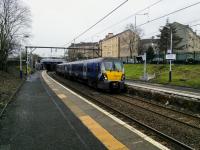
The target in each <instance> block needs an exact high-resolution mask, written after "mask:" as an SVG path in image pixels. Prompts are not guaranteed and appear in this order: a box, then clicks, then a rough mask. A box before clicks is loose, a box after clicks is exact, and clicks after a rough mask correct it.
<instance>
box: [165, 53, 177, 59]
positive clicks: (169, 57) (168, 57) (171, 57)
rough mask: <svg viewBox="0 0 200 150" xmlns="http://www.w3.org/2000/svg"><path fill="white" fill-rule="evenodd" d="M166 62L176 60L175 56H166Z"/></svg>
mask: <svg viewBox="0 0 200 150" xmlns="http://www.w3.org/2000/svg"><path fill="white" fill-rule="evenodd" d="M166 59H167V60H176V54H166Z"/></svg>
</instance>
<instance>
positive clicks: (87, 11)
mask: <svg viewBox="0 0 200 150" xmlns="http://www.w3.org/2000/svg"><path fill="white" fill-rule="evenodd" d="M24 1H25V0H24ZM123 1H124V0H26V3H27V5H28V6H29V7H30V9H31V13H32V20H33V21H32V30H31V34H32V38H31V39H30V40H29V43H28V44H29V45H35V46H69V45H66V44H67V43H68V42H70V41H72V40H73V39H74V38H75V37H76V36H77V35H79V34H80V33H81V32H83V31H84V30H86V29H87V28H88V27H90V26H91V25H93V24H94V23H96V22H97V21H98V20H99V19H100V18H102V17H103V16H105V15H106V14H107V13H108V12H110V11H111V10H113V9H114V8H115V7H117V6H118V5H119V4H121V3H122V2H123ZM158 1H159V0H129V1H128V2H127V3H126V4H124V5H123V6H122V7H120V8H119V9H118V10H117V11H115V12H114V13H113V14H112V15H111V16H109V17H108V18H106V19H105V20H104V21H102V22H101V23H99V24H98V25H97V26H95V27H94V28H93V29H92V30H90V31H89V32H87V33H86V34H84V35H83V36H81V37H80V38H79V39H77V40H76V41H75V42H88V41H90V42H94V41H98V40H99V39H102V38H104V37H105V35H106V34H107V33H108V32H112V33H114V34H116V33H119V32H122V31H123V30H124V29H125V26H126V25H127V24H129V23H134V20H135V19H134V16H132V17H129V18H128V19H127V20H125V21H123V22H120V21H121V20H123V19H124V18H127V17H128V16H131V15H133V14H134V13H135V12H137V11H138V10H141V9H144V8H145V7H147V6H149V5H151V4H153V3H155V2H158ZM198 1H199V0H162V1H160V2H159V3H158V4H157V5H155V6H153V7H151V8H149V9H147V10H145V11H143V12H141V13H148V15H146V16H142V15H141V16H137V25H140V24H142V23H144V22H147V21H148V20H151V19H154V18H156V17H159V16H162V15H164V14H167V13H169V12H172V11H174V10H177V9H180V8H182V7H185V6H188V5H191V4H193V3H196V2H198ZM199 14H200V4H199V5H196V6H194V7H191V8H188V9H186V10H184V11H181V12H178V13H176V14H174V15H170V16H168V17H165V18H163V19H160V20H158V21H155V22H153V23H148V24H146V25H144V26H141V28H142V29H143V31H144V36H143V38H150V37H152V36H154V35H156V34H158V29H159V27H160V26H163V25H165V22H166V19H167V18H169V21H170V22H174V21H177V22H180V23H182V24H189V25H195V24H198V23H200V15H199ZM119 22H120V23H119ZM116 23H117V25H115V26H112V25H113V24H116ZM110 26H112V27H111V28H109V29H107V30H105V29H106V28H108V27H110ZM193 29H194V30H197V33H198V34H199V33H200V26H196V27H193ZM35 52H36V53H38V54H40V55H42V56H51V53H50V52H51V51H50V50H36V51H35ZM62 54H63V51H62V52H61V51H60V52H58V51H57V53H56V52H55V50H53V53H52V55H53V56H59V55H62Z"/></svg>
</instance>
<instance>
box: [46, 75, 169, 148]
mask: <svg viewBox="0 0 200 150" xmlns="http://www.w3.org/2000/svg"><path fill="white" fill-rule="evenodd" d="M42 73H46V72H42ZM46 76H47V77H48V78H49V79H51V80H52V81H54V82H55V83H56V84H58V85H60V86H61V87H63V88H64V89H66V90H67V91H69V92H70V93H72V94H73V95H75V96H77V97H79V98H80V99H82V100H83V101H85V102H86V103H88V104H89V105H91V106H93V107H94V108H96V109H97V110H99V111H100V112H102V113H103V114H105V115H107V116H108V117H110V118H111V119H113V120H114V121H116V122H117V123H119V124H121V125H122V126H124V127H125V128H127V129H129V130H130V131H132V132H133V133H135V134H137V135H138V136H140V137H141V138H142V139H144V140H146V141H148V142H149V143H151V144H153V145H154V146H156V147H157V148H159V149H161V150H169V148H167V147H165V146H164V145H162V144H161V143H159V142H157V141H155V140H154V139H152V138H150V137H149V136H147V135H145V134H144V133H142V132H140V131H139V130H137V129H135V128H134V127H132V126H130V125H128V124H127V123H125V122H124V121H122V120H120V119H119V118H117V117H115V116H113V115H111V114H110V113H108V112H107V111H105V110H104V109H102V108H100V107H99V106H97V105H95V104H94V103H92V102H90V101H88V100H87V99H85V98H84V97H82V96H80V95H78V94H77V93H75V92H74V91H72V90H70V89H69V88H67V87H65V86H64V85H62V84H61V83H59V82H57V81H56V80H54V79H53V78H51V77H50V76H48V75H47V74H46ZM43 78H44V76H43Z"/></svg>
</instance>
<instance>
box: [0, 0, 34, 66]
mask: <svg viewBox="0 0 200 150" xmlns="http://www.w3.org/2000/svg"><path fill="white" fill-rule="evenodd" d="M30 18H31V17H30V10H29V9H28V7H27V6H25V5H24V3H23V2H22V1H21V0H1V1H0V70H6V68H7V66H6V64H7V58H8V55H9V54H10V53H12V51H13V50H14V49H16V48H17V47H18V46H20V44H21V43H20V41H21V40H22V38H23V36H24V35H27V33H28V31H27V29H28V28H29V27H30V22H31V19H30Z"/></svg>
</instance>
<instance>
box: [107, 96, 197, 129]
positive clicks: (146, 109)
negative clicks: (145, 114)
mask: <svg viewBox="0 0 200 150" xmlns="http://www.w3.org/2000/svg"><path fill="white" fill-rule="evenodd" d="M109 97H113V98H115V99H118V100H120V101H122V102H125V103H127V104H130V105H134V106H135V107H138V108H140V109H143V110H145V111H149V112H151V113H154V114H157V115H160V116H162V117H165V118H167V119H171V120H174V121H177V122H179V123H181V124H184V125H186V126H190V127H192V128H195V129H198V130H200V127H197V126H194V125H191V124H188V123H185V122H183V121H180V120H178V119H175V118H172V117H169V116H166V115H164V114H161V113H158V112H156V111H153V110H150V109H148V108H144V107H142V106H139V105H137V104H134V103H132V102H129V101H127V100H124V99H122V98H119V97H116V96H111V95H109ZM157 107H159V106H157ZM165 109H166V108H165Z"/></svg>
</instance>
